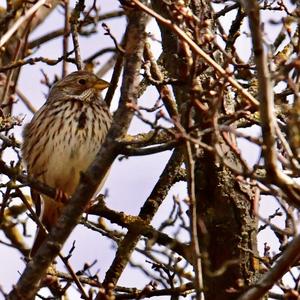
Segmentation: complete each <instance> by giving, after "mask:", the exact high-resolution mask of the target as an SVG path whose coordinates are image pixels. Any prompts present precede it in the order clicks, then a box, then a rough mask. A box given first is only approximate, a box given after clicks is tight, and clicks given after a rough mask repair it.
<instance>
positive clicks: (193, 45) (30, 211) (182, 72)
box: [0, 0, 300, 300]
mask: <svg viewBox="0 0 300 300" xmlns="http://www.w3.org/2000/svg"><path fill="white" fill-rule="evenodd" d="M115 2H117V1H115ZM119 4H120V6H119V9H117V10H116V11H109V12H107V13H102V11H103V10H102V9H103V8H105V10H108V8H107V7H104V6H103V7H101V5H102V3H101V1H99V3H98V1H96V0H94V1H93V2H88V1H86V2H85V1H84V0H79V1H78V2H77V3H76V4H75V3H73V2H71V3H69V1H68V0H64V1H62V2H58V1H52V0H48V1H47V0H39V1H37V2H30V1H28V2H26V1H19V2H18V1H7V3H6V7H5V8H2V9H1V10H0V32H1V35H0V47H1V48H0V51H1V56H0V59H1V65H0V72H1V73H0V76H1V77H0V94H1V98H0V101H1V123H0V124H1V126H0V130H1V133H0V139H1V142H2V143H1V157H2V159H1V161H0V172H1V174H3V177H2V182H1V187H0V188H1V194H2V199H1V210H0V224H1V229H2V231H3V233H4V235H5V240H3V241H2V240H1V241H0V242H1V245H0V246H1V247H13V248H15V249H16V250H17V251H19V254H21V255H22V257H24V260H25V264H26V267H25V269H24V271H23V272H22V274H21V275H20V276H19V278H18V280H17V281H16V282H15V284H14V286H13V287H12V289H11V291H9V293H5V292H4V291H2V294H3V296H4V297H5V298H7V299H33V298H34V297H35V296H39V297H40V298H42V297H44V296H42V295H43V292H41V291H40V289H41V288H42V287H43V288H46V289H47V290H48V291H47V293H48V294H49V293H50V294H51V295H52V296H51V297H54V298H55V299H60V298H64V297H67V294H68V292H69V290H70V289H71V287H75V289H76V293H77V297H78V299H79V298H80V297H81V298H82V299H97V300H100V299H141V298H155V297H156V298H157V297H159V296H161V297H163V296H165V297H167V298H170V299H179V298H180V297H181V296H184V297H190V298H195V299H206V300H213V299H218V300H220V299H221V300H222V299H239V300H246V299H247V300H248V299H262V298H264V299H298V298H299V297H300V296H299V278H300V276H299V275H300V273H299V270H298V260H299V257H300V241H299V235H298V223H299V214H298V208H299V206H300V185H299V184H298V180H297V178H298V177H299V168H300V166H299V157H300V155H299V153H300V152H299V147H300V142H299V140H300V139H299V136H300V133H299V115H300V109H299V107H300V106H299V103H300V102H299V99H298V98H299V87H300V86H299V74H298V69H299V58H298V56H299V15H300V8H299V6H298V3H297V1H288V0H274V1H256V0H248V1H235V0H233V1H227V0H211V1H209V0H190V1H184V0H178V1H158V0H152V1H141V0H131V1H125V0H124V1H119ZM103 5H105V4H103ZM107 5H108V4H107ZM53 11H54V12H57V11H59V12H60V19H61V20H62V21H63V23H64V28H61V29H57V30H54V29H52V28H49V30H48V31H47V32H46V33H44V34H43V35H42V36H40V37H39V38H32V36H34V33H35V31H36V30H37V29H38V28H39V26H40V25H41V26H42V24H43V23H44V22H45V21H47V20H51V18H53V14H50V13H51V12H53ZM273 16H276V17H277V20H278V21H276V20H275V19H272V17H273ZM116 18H117V20H118V22H126V26H124V31H122V36H121V37H120V38H118V37H116V34H115V33H116V31H120V28H121V27H122V26H119V28H118V29H115V27H114V26H112V25H110V23H109V22H110V21H111V20H112V19H116ZM101 22H102V28H101V30H99V29H100V26H99V24H101ZM103 22H105V23H103ZM150 22H156V31H157V32H154V33H149V32H148V27H147V26H148V24H149V23H150ZM278 28H279V29H278ZM272 30H274V33H273V32H271V31H272ZM99 31H101V33H102V37H101V39H103V38H104V35H103V33H104V34H105V35H106V39H107V40H109V41H110V44H111V46H109V47H103V46H102V45H103V44H102V43H101V41H100V40H99V41H98V42H97V43H96V44H95V45H94V42H92V41H93V37H94V36H95V35H97V34H98V32H99ZM271 33H272V34H271ZM53 40H60V41H62V42H61V48H57V49H56V50H57V52H56V53H55V55H56V59H53V58H49V57H48V56H46V55H42V56H37V55H35V51H36V50H37V49H38V48H39V47H40V46H41V45H45V44H47V43H50V42H51V41H53ZM157 40H158V42H159V44H160V47H159V49H160V50H159V51H160V53H158V50H157V44H158V43H157ZM241 42H243V43H244V47H242V46H241ZM83 44H86V45H92V44H93V47H91V48H92V50H93V51H94V53H93V54H92V55H90V56H87V55H86V53H85V52H84V50H83V48H84V47H83ZM245 49H246V50H247V52H248V53H249V56H248V57H247V58H245V57H246V55H244V53H243V51H245ZM107 53H110V57H109V58H104V59H102V56H103V55H104V54H107ZM105 57H106V56H105ZM99 58H101V59H102V62H103V61H104V63H103V65H102V66H101V67H100V68H99V67H98V65H97V63H98V62H99ZM38 63H42V64H43V66H47V67H49V66H56V65H58V66H59V67H61V72H60V73H59V74H57V78H61V77H64V76H65V75H66V74H68V73H69V72H70V66H71V65H72V66H73V68H74V66H75V67H76V68H77V69H81V68H85V69H88V70H90V71H93V72H94V73H96V74H97V75H98V76H100V77H102V76H104V75H105V74H106V73H107V72H109V71H111V74H112V75H111V80H110V83H111V84H110V87H109V89H108V91H107V93H106V96H105V99H104V100H105V101H106V103H107V104H108V105H111V103H112V101H113V100H114V101H117V103H118V104H117V108H116V110H115V111H114V112H113V124H112V127H111V128H110V130H109V133H108V135H107V137H106V140H105V142H104V144H103V145H102V147H101V149H99V152H98V154H97V156H96V157H95V160H94V162H93V163H92V164H91V165H90V167H89V168H88V170H87V171H86V172H85V173H84V174H82V176H81V180H80V183H79V185H78V187H77V189H76V192H75V193H74V194H73V195H69V196H70V199H69V200H68V202H67V204H66V205H65V208H64V211H63V213H62V215H61V217H60V218H59V220H58V222H57V224H56V226H55V227H54V228H53V229H52V230H51V232H50V233H49V234H48V236H47V239H46V241H45V242H44V243H43V244H42V246H41V247H40V248H39V250H38V252H37V253H36V255H34V256H33V257H32V258H28V255H29V251H30V248H28V246H27V245H26V241H27V239H28V237H27V231H28V224H29V223H30V222H32V221H31V220H30V219H32V220H34V221H35V222H36V223H37V226H42V224H41V223H40V221H39V219H38V215H37V213H36V212H35V210H34V205H33V199H31V198H30V196H28V195H27V193H26V190H24V186H28V187H30V188H32V189H34V190H35V191H36V192H39V193H41V194H44V195H47V196H50V197H52V198H54V197H55V194H56V192H57V191H55V189H54V188H53V187H51V186H47V185H45V184H42V183H41V182H39V181H38V180H37V179H36V178H32V177H30V176H28V175H27V174H26V172H24V170H23V167H22V158H21V154H20V150H19V149H20V143H21V142H19V141H18V140H17V139H16V138H15V136H14V133H15V132H16V131H17V130H18V126H20V125H23V123H24V121H23V118H22V117H20V116H19V115H18V114H15V113H14V111H15V108H19V107H24V105H25V107H26V110H27V112H30V113H34V112H35V108H34V105H32V100H31V99H27V98H26V96H24V92H23V91H22V90H21V88H20V85H19V83H20V81H21V79H20V71H21V70H22V68H32V69H34V68H37V64H38ZM50 77H51V76H49V74H48V73H47V72H43V80H42V82H43V84H44V85H45V86H46V87H47V89H49V88H50V87H51V85H52V84H53V82H52V80H51V78H50ZM34 81H36V82H37V83H38V82H39V81H40V78H35V79H34ZM118 84H119V86H120V87H118ZM118 90H120V96H119V99H117V98H118V96H117V95H118V93H117V92H118ZM149 91H150V94H147V96H144V95H145V92H149ZM28 95H30V93H28ZM148 95H151V97H152V99H147V105H144V104H143V103H142V100H143V99H144V98H143V97H149V96H148ZM136 120H138V121H139V124H143V125H146V126H148V128H150V129H149V131H145V130H144V129H140V130H139V132H138V134H135V135H133V134H129V131H128V130H129V127H130V126H131V124H132V122H134V121H136ZM143 128H144V127H143ZM254 130H255V132H259V133H258V134H255V133H254ZM242 141H247V145H249V147H250V148H251V149H254V147H256V151H253V152H251V153H249V151H248V149H247V147H246V146H244V147H241V146H240V145H241V143H242ZM165 151H169V152H170V153H171V155H170V156H169V157H168V158H167V159H166V161H165V164H164V168H163V170H162V172H161V174H160V176H159V178H158V179H157V181H156V183H155V184H154V185H153V187H152V191H151V192H150V193H149V195H148V196H147V197H146V199H144V201H143V204H142V206H141V207H140V211H139V213H138V215H134V216H133V215H129V214H128V213H127V212H126V211H125V212H124V213H123V212H118V211H116V210H113V209H111V208H110V207H109V205H108V204H107V203H106V198H107V195H98V196H97V197H96V198H95V197H94V194H95V192H96V190H97V186H98V185H99V183H100V182H102V181H104V180H105V177H106V174H107V172H108V170H109V169H110V168H111V166H112V165H113V163H114V162H116V160H117V159H120V160H121V164H122V161H124V160H125V159H128V158H131V157H139V156H141V157H142V156H150V157H153V155H154V154H157V155H162V153H163V152H165ZM251 151H252V150H251ZM8 154H9V155H14V157H15V158H14V160H9V159H6V158H7V157H11V156H9V155H8ZM249 156H252V162H249ZM254 156H255V157H257V159H256V161H255V162H254V163H253V160H254V159H253V157H254ZM153 166H155V160H153ZM145 172H147V170H145ZM4 175H5V176H4ZM123 176H124V175H123ZM128 176H129V175H128ZM130 176H136V177H138V176H139V175H138V172H136V171H135V170H132V175H131V174H130ZM178 182H183V183H184V184H185V185H184V186H185V187H186V190H187V192H186V198H184V199H182V198H181V197H177V196H176V195H174V196H173V205H172V206H170V207H169V209H170V211H169V213H168V215H167V216H165V218H162V219H161V220H160V225H159V226H153V225H152V224H151V222H152V221H153V218H154V217H155V215H156V214H157V211H158V210H159V209H160V207H161V205H162V204H163V203H164V201H166V198H167V196H170V194H172V187H173V186H174V185H175V184H176V183H178ZM116 188H117V187H116ZM132 196H133V197H134V191H132ZM270 199H272V200H270ZM122 201H126V199H122ZM266 201H273V202H276V208H275V209H274V208H273V207H271V206H268V205H267V206H266V207H267V211H263V212H262V211H261V210H260V209H259V206H260V203H263V202H266ZM26 216H29V218H28V217H26ZM278 220H280V221H281V223H280V222H278ZM78 223H81V224H82V225H84V228H85V230H86V231H89V230H92V231H94V232H97V234H98V235H99V236H104V237H106V239H107V240H109V241H112V242H113V243H114V245H115V247H116V251H114V250H111V256H112V257H113V259H112V263H111V265H110V266H109V268H108V269H107V270H106V275H105V276H104V278H103V279H99V278H98V277H97V275H96V274H93V273H92V272H91V268H92V266H91V264H89V263H88V262H86V263H85V264H84V266H83V267H82V269H75V268H74V266H73V265H72V263H71V262H70V259H71V257H72V255H73V252H74V249H76V245H74V246H73V247H72V248H71V249H70V250H69V253H68V254H67V255H65V254H63V252H61V249H62V246H63V245H64V243H65V241H66V239H67V238H68V236H69V235H70V234H71V232H72V231H73V230H74V228H75V226H76V225H77V224H78ZM113 224H114V225H117V227H116V226H113ZM116 228H118V229H116ZM122 228H125V229H126V230H125V231H124V230H122ZM267 230H269V231H268V232H269V236H267V238H264V240H263V239H262V238H260V237H261V236H262V235H263V234H264V232H266V231H267ZM265 236H266V235H265ZM78 242H79V243H80V240H79V238H78ZM274 245H275V246H274ZM276 245H278V246H276ZM258 249H262V250H261V251H258ZM135 253H139V254H140V255H142V257H143V259H142V263H141V264H137V263H136V262H135V261H134V260H133V259H132V255H134V254H135ZM55 259H57V260H59V261H61V262H62V263H63V265H64V267H65V269H66V271H61V270H60V269H59V268H56V267H55V264H53V262H54V261H55ZM82 261H83V262H84V257H83V258H82ZM21 263H23V262H21ZM100 263H101V262H100ZM128 265H129V266H131V268H135V269H138V270H140V271H142V272H143V274H144V275H143V276H144V277H143V278H144V287H143V288H138V287H137V286H120V285H119V283H118V282H119V279H120V277H121V275H122V274H123V273H125V274H126V270H125V268H126V267H127V266H128ZM0 284H1V282H0ZM272 287H275V288H274V289H272ZM51 299H53V298H51Z"/></svg>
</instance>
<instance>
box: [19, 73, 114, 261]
mask: <svg viewBox="0 0 300 300" xmlns="http://www.w3.org/2000/svg"><path fill="white" fill-rule="evenodd" d="M108 86H109V83H108V82H106V81H105V80H102V79H100V78H99V77H97V76H96V75H95V74H93V73H91V72H89V71H84V70H80V71H75V72H73V73H70V74H69V75H67V76H66V77H64V78H63V79H61V80H59V81H57V82H56V83H55V84H54V85H53V86H52V87H51V89H50V92H49V95H48V97H47V100H46V102H45V104H44V105H43V106H42V107H41V108H40V109H39V110H38V111H37V112H36V113H35V114H34V115H33V117H32V120H31V121H30V122H29V123H28V124H26V125H25V126H24V129H23V143H22V146H21V153H22V158H23V161H24V165H25V168H26V170H27V174H28V175H29V176H32V177H33V178H35V179H36V180H38V181H41V182H42V183H44V184H46V185H48V186H50V187H52V188H54V189H55V190H56V191H57V195H60V196H57V197H55V198H51V197H49V196H46V195H40V194H39V193H37V192H36V191H34V190H33V189H31V195H32V198H33V200H34V201H33V202H35V203H41V209H39V204H37V207H38V208H37V211H38V212H39V213H40V220H41V222H42V224H43V225H44V226H45V228H46V229H47V230H48V232H49V231H50V230H51V228H52V227H53V226H54V224H55V223H56V222H57V219H58V217H59V216H60V214H61V211H62V208H63V206H64V204H65V200H62V199H68V196H71V195H72V194H73V193H74V191H75V189H76V186H77V185H78V183H79V179H80V174H81V172H85V171H86V170H87V168H88V167H89V165H90V164H91V163H92V161H93V160H94V159H95V157H96V154H97V152H98V151H99V149H100V147H101V145H102V143H103V142H104V139H105V137H106V134H107V132H108V130H109V128H110V126H111V123H112V115H111V113H110V111H109V107H108V106H107V104H106V103H105V102H104V101H103V100H102V98H101V96H100V91H102V90H104V89H105V88H107V87H108ZM100 188H101V187H99V188H98V190H99V189H100ZM62 195H65V197H62ZM46 236H47V234H46V232H45V230H42V229H39V228H38V229H37V233H36V237H35V240H34V243H33V246H32V249H31V252H30V256H31V257H32V256H34V255H35V254H36V252H37V250H38V249H39V247H40V246H41V244H42V242H43V241H44V240H45V238H46Z"/></svg>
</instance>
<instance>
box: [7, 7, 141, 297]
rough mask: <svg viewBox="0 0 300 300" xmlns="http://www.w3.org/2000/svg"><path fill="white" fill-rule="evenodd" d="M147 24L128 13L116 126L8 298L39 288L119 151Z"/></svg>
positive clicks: (133, 98)
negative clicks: (122, 76)
mask: <svg viewBox="0 0 300 300" xmlns="http://www.w3.org/2000/svg"><path fill="white" fill-rule="evenodd" d="M145 25H146V17H145V15H144V14H142V13H140V12H134V11H133V12H131V13H130V14H129V25H128V27H127V32H126V33H127V44H126V48H125V50H126V53H125V66H124V74H126V76H124V78H123V83H122V88H121V99H120V103H119V108H118V110H117V112H116V113H115V115H114V120H113V125H112V127H111V129H110V130H109V133H108V135H107V137H106V140H105V142H104V144H103V146H102V147H101V150H100V151H99V152H98V154H97V156H96V159H95V161H94V162H93V163H92V164H91V166H90V167H89V168H88V170H87V171H86V172H85V173H84V174H83V175H82V176H81V179H80V183H79V185H78V187H77V189H76V191H75V193H74V195H73V196H72V199H71V200H70V201H69V203H68V204H67V205H66V207H65V209H64V210H63V213H62V215H61V217H60V218H59V220H58V222H57V224H56V226H55V227H54V228H53V229H52V231H51V232H50V235H49V236H48V238H47V239H46V241H45V242H44V243H43V244H42V246H41V247H40V248H39V250H38V252H37V253H36V255H35V256H34V258H33V259H32V261H31V262H30V263H29V264H28V265H27V267H26V269H25V271H24V272H23V274H22V275H21V277H20V279H19V281H18V283H17V284H16V285H15V287H14V288H13V290H12V291H11V292H10V294H9V296H8V299H22V300H26V299H31V298H32V297H33V296H34V295H35V293H36V292H37V290H38V288H39V281H40V279H41V278H42V277H43V276H45V275H46V271H47V268H48V267H49V266H50V264H51V262H52V261H53V260H54V258H55V257H56V256H57V255H58V253H59V251H60V249H61V248H62V245H63V243H64V242H65V240H66V239H67V237H68V236H69V234H70V233H71V232H72V230H73V229H74V227H75V225H76V224H77V223H78V222H79V220H80V216H81V214H82V212H83V211H84V209H85V207H86V206H87V204H88V202H89V200H90V199H91V198H92V196H93V195H94V194H95V192H96V190H97V187H98V186H99V184H100V183H101V182H102V181H103V180H104V178H105V176H106V174H107V172H108V170H109V169H110V167H111V165H112V163H113V161H114V159H115V158H116V156H117V154H118V143H117V142H116V141H117V140H118V139H120V138H121V137H122V136H124V135H125V134H126V132H127V130H128V127H129V125H130V122H131V120H132V117H133V111H131V110H129V108H128V104H130V103H136V98H137V91H138V85H139V72H140V68H141V58H142V53H143V49H144V42H145V34H144V31H145Z"/></svg>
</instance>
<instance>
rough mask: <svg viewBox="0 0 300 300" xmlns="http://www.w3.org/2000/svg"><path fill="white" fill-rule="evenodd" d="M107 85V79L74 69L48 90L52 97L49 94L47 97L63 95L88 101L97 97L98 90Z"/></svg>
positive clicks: (53, 97)
mask: <svg viewBox="0 0 300 300" xmlns="http://www.w3.org/2000/svg"><path fill="white" fill-rule="evenodd" d="M108 86H109V83H108V82H107V81H105V80H103V79H100V78H99V77H97V76H96V75H95V74H93V73H91V72H88V71H76V72H73V73H71V74H69V75H67V76H66V77H65V78H63V79H62V80H59V81H58V82H56V83H55V84H54V85H53V87H52V88H51V91H50V95H51V96H52V97H50V95H49V98H52V99H55V98H56V99H57V98H61V96H63V98H67V99H70V98H74V99H77V100H81V101H88V99H92V98H95V97H96V98H98V94H99V92H100V91H102V90H104V89H105V88H107V87H108ZM91 96H95V97H91Z"/></svg>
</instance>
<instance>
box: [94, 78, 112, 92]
mask: <svg viewBox="0 0 300 300" xmlns="http://www.w3.org/2000/svg"><path fill="white" fill-rule="evenodd" d="M109 85H110V84H109V82H107V81H105V80H103V79H98V80H97V81H96V82H95V84H94V86H93V87H94V88H95V89H96V90H98V91H102V90H104V89H106V88H107V87H109Z"/></svg>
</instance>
